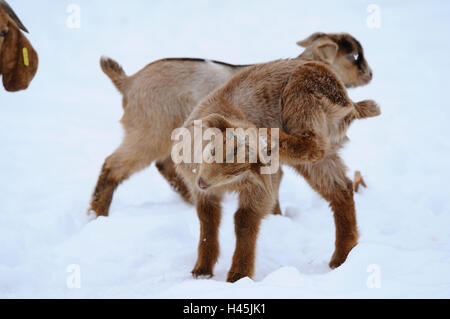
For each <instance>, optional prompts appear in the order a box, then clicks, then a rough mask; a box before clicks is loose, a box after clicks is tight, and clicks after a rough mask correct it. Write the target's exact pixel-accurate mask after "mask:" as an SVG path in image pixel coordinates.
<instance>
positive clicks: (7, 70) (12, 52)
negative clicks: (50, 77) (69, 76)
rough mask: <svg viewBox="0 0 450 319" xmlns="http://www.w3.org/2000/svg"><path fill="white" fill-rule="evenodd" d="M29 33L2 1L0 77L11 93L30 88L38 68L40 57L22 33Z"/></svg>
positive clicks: (0, 2)
mask: <svg viewBox="0 0 450 319" xmlns="http://www.w3.org/2000/svg"><path fill="white" fill-rule="evenodd" d="M21 30H23V31H24V32H28V30H27V29H26V28H25V26H24V25H23V24H22V22H21V21H20V19H19V18H18V17H17V15H16V14H15V13H14V11H13V10H12V9H11V7H10V6H9V5H8V3H7V2H6V1H4V0H0V75H2V76H3V86H4V87H5V89H6V90H7V91H9V92H16V91H21V90H25V89H26V88H28V86H29V84H30V82H31V81H32V80H33V78H34V75H35V74H36V71H37V67H38V55H37V53H36V51H35V50H34V48H33V47H32V46H31V44H30V42H29V41H28V39H27V38H26V37H25V36H24V35H23V33H22V31H21Z"/></svg>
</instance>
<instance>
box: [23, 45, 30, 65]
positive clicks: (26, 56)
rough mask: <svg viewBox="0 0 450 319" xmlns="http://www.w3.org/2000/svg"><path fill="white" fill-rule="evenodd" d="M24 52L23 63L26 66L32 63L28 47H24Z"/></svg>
mask: <svg viewBox="0 0 450 319" xmlns="http://www.w3.org/2000/svg"><path fill="white" fill-rule="evenodd" d="M22 53H23V64H24V65H25V66H29V65H30V59H29V58H28V49H27V48H23V49H22Z"/></svg>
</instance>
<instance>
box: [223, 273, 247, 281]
mask: <svg viewBox="0 0 450 319" xmlns="http://www.w3.org/2000/svg"><path fill="white" fill-rule="evenodd" d="M245 277H249V276H248V275H243V274H241V273H238V272H232V271H230V272H229V273H228V279H227V282H229V283H235V282H237V281H239V280H241V279H242V278H245Z"/></svg>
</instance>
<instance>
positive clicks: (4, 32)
mask: <svg viewBox="0 0 450 319" xmlns="http://www.w3.org/2000/svg"><path fill="white" fill-rule="evenodd" d="M6 34H8V31H4V30H3V31H0V37H2V38H4V37H6Z"/></svg>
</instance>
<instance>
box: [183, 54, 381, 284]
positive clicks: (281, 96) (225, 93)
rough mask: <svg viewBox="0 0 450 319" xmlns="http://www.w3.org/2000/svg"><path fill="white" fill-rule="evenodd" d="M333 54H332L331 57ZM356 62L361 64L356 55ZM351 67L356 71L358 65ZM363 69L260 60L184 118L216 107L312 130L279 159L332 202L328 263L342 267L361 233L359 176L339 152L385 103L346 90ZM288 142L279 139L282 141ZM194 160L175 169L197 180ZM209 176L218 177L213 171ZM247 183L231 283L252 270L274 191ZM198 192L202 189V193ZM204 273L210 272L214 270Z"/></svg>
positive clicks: (230, 116) (262, 122) (231, 116)
mask: <svg viewBox="0 0 450 319" xmlns="http://www.w3.org/2000/svg"><path fill="white" fill-rule="evenodd" d="M360 50H362V49H360ZM327 51H328V49H327ZM340 54H342V53H340V52H339V51H337V52H336V57H334V58H335V59H336V58H337V59H340V58H341V57H339V55H340ZM344 54H348V52H345V53H344ZM350 54H352V55H353V54H354V53H353V52H350ZM329 58H331V59H333V57H332V56H331V57H329ZM353 68H355V69H359V63H358V62H357V61H356V60H354V63H353ZM348 73H349V74H358V73H356V71H355V72H348ZM365 76H366V73H365V72H360V73H359V77H355V76H346V77H342V76H339V74H335V73H334V72H333V71H332V68H331V67H329V66H327V65H325V64H324V63H319V62H315V61H306V60H304V59H294V60H280V61H275V62H271V63H267V64H262V65H256V66H253V67H250V68H247V69H246V70H244V71H242V72H240V73H239V74H238V75H236V76H235V77H233V79H231V80H230V81H229V82H228V83H227V85H225V86H224V87H223V88H221V89H219V90H218V91H216V92H215V93H214V94H213V95H211V96H209V98H208V99H207V100H206V101H204V102H202V103H201V104H200V105H199V106H198V107H197V108H196V109H195V110H194V111H193V112H192V114H191V115H190V117H189V118H188V120H187V122H186V123H187V124H186V125H187V126H189V125H190V124H189V123H192V122H193V121H195V120H197V119H204V118H207V117H208V116H211V115H212V114H213V115H214V116H217V115H221V116H223V117H226V118H227V120H228V121H230V122H233V121H242V120H245V121H248V122H249V123H252V124H253V125H254V126H255V127H257V128H279V129H280V130H282V131H283V132H285V133H286V134H289V135H291V136H293V137H297V138H304V137H305V135H306V136H309V137H310V139H312V140H308V143H307V147H305V148H304V149H302V153H301V155H302V156H301V158H300V160H295V158H294V159H293V158H290V157H289V156H287V158H286V156H281V155H280V158H281V160H282V162H283V163H285V164H288V165H290V166H292V167H294V168H295V170H296V171H297V172H298V173H299V174H301V175H302V176H303V177H304V178H305V179H306V180H307V182H308V183H309V184H310V185H311V187H312V188H313V189H314V190H316V191H317V192H318V193H319V194H320V195H321V196H322V197H323V198H324V199H325V200H327V201H328V202H329V203H330V206H331V209H332V210H333V212H334V219H335V225H336V249H335V253H334V255H333V257H332V260H331V262H330V267H331V268H336V267H339V266H340V265H342V263H344V262H345V260H346V258H347V256H348V254H349V253H350V251H351V250H352V249H353V247H355V246H356V245H357V240H358V230H357V223H356V212H355V205H354V200H353V183H352V181H351V180H350V179H348V178H347V177H346V167H345V165H344V163H343V161H342V159H341V158H340V157H339V155H338V151H339V150H340V149H341V148H342V147H343V145H344V144H345V143H346V142H347V140H348V138H347V136H346V132H347V129H348V127H349V125H350V124H351V123H352V122H353V121H354V120H355V119H363V118H368V117H373V116H378V115H379V114H380V109H379V107H378V106H377V104H376V103H375V102H374V101H363V102H359V103H354V102H352V101H351V100H350V98H349V97H348V95H347V91H346V89H345V86H352V85H357V84H358V83H363V82H364V79H361V77H365ZM342 79H345V81H348V82H345V81H344V80H342ZM282 143H283V142H282V141H280V145H282ZM297 147H299V146H298V145H297ZM311 147H312V148H311ZM308 148H309V149H308ZM288 149H292V147H289V148H288ZM294 149H295V148H294ZM300 149H301V148H300ZM308 151H309V152H310V154H309V156H310V157H309V160H308ZM283 152H284V153H285V155H286V150H283V149H280V154H281V153H283ZM287 153H288V154H295V153H296V152H287ZM297 154H298V153H297ZM314 154H316V155H315V156H314ZM317 154H318V155H319V157H317ZM191 165H192V164H185V163H181V164H179V165H177V170H178V172H179V173H180V174H181V175H182V176H183V177H184V178H185V179H186V181H188V182H190V183H191V184H192V182H191V181H192V179H193V176H192V174H193V173H192V172H190V169H191ZM228 165H229V164H217V165H216V167H215V168H214V170H212V172H213V174H218V176H222V175H223V172H224V171H226V170H228V168H227V167H228ZM220 167H222V168H220ZM199 174H202V175H201V178H202V179H204V177H203V173H202V172H201V171H200V172H199ZM265 178H267V177H265ZM208 179H212V180H214V178H212V177H210V176H209V177H208ZM205 183H209V182H208V181H206V182H205ZM202 184H203V183H202ZM244 190H245V191H244V192H241V193H240V194H241V196H240V202H239V205H240V206H239V209H238V212H237V213H236V218H235V222H236V235H237V241H238V246H237V248H236V253H235V257H234V258H233V266H232V268H231V271H230V274H229V278H228V280H229V281H232V282H233V281H236V280H238V279H240V278H242V277H246V276H252V274H253V265H254V250H255V244H256V236H257V233H258V228H259V224H260V221H261V218H262V217H264V215H265V213H266V212H267V207H268V206H270V205H271V204H273V202H272V198H273V196H272V195H270V196H269V194H268V192H267V190H265V189H264V190H263V188H261V187H260V186H258V184H257V183H252V182H249V181H246V183H245V186H244ZM211 191H212V190H211ZM194 194H195V195H196V196H197V195H198V192H194ZM215 196H216V197H215V198H216V199H215V201H216V202H218V200H219V199H220V196H219V195H218V194H215ZM204 197H205V195H204V194H200V195H199V198H196V202H197V208H199V204H198V203H199V202H202V201H204V200H205V198H204ZM249 201H251V202H249ZM266 202H267V203H266ZM269 203H271V204H269ZM202 205H204V204H200V208H202V207H203V206H202ZM216 206H217V205H215V207H216ZM216 213H217V212H216ZM216 213H215V214H216ZM198 214H199V216H200V220H201V223H202V234H203V233H215V232H216V231H217V230H210V229H207V227H209V226H211V225H212V226H216V225H217V223H212V224H211V223H209V222H208V221H202V219H207V216H209V215H208V213H207V212H202V211H199V212H198ZM215 218H216V217H215ZM212 226H211V227H212ZM201 238H203V240H204V239H205V238H204V237H201ZM206 240H207V241H208V240H209V238H206ZM239 242H242V245H239ZM202 245H206V244H200V251H199V258H200V259H202V258H203V257H202V256H205V255H208V254H206V253H202V252H201V250H202ZM208 245H209V243H208ZM216 246H218V244H217V243H215V242H214V244H213V245H212V246H208V247H209V248H208V249H212V248H211V247H216ZM208 251H209V250H208ZM210 255H211V256H214V258H216V255H217V252H216V251H214V252H212V253H211V254H210ZM205 258H206V257H205ZM214 263H215V260H204V261H203V262H201V263H200V265H201V266H202V267H200V269H201V270H203V269H205V267H203V265H208V267H210V266H211V264H214ZM209 270H210V268H208V271H209ZM194 274H195V275H198V272H197V271H196V270H194ZM206 275H212V272H211V273H209V272H208V273H207V274H206Z"/></svg>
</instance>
